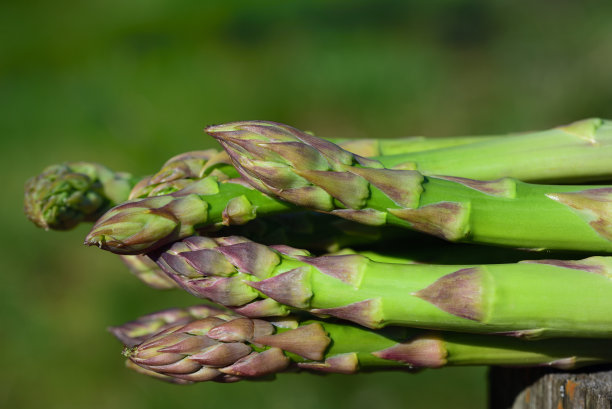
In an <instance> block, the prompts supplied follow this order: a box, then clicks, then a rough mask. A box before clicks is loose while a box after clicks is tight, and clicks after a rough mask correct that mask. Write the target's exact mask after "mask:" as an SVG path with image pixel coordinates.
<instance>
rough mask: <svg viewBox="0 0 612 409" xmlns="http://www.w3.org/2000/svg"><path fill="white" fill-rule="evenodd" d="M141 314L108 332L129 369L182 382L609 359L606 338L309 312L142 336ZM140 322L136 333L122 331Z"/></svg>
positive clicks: (224, 317)
mask: <svg viewBox="0 0 612 409" xmlns="http://www.w3.org/2000/svg"><path fill="white" fill-rule="evenodd" d="M178 312H179V310H175V311H172V313H173V314H176V313H178ZM186 315H191V314H190V313H188V314H186ZM147 321H148V320H147V317H143V318H142V319H140V320H139V321H136V322H135V323H128V324H125V325H124V326H119V327H115V328H112V329H111V331H112V332H113V333H115V334H117V335H119V338H120V340H122V341H124V342H125V341H128V342H126V343H127V348H126V349H125V350H124V355H125V356H127V357H128V358H129V360H130V361H131V362H132V363H133V364H135V365H132V366H131V367H132V368H134V369H139V371H140V372H142V373H144V374H147V375H151V376H155V377H158V378H160V379H163V380H167V381H178V382H182V383H190V382H202V381H217V382H234V381H239V380H243V379H257V378H261V377H266V376H270V375H273V374H276V373H280V372H285V371H296V370H307V371H317V372H323V373H341V374H354V373H358V372H369V371H376V370H415V369H420V368H440V367H443V366H457V365H505V366H552V367H557V368H562V369H573V368H576V367H579V366H583V365H589V364H597V363H605V362H610V361H611V360H612V351H611V350H610V348H609V342H608V341H606V340H584V339H582V340H576V339H551V340H543V341H537V342H526V341H523V340H519V339H515V338H508V337H496V336H486V335H473V334H461V333H444V332H431V331H424V330H417V329H412V328H401V327H390V328H386V329H384V330H380V331H376V332H375V331H372V330H367V329H364V328H361V327H358V326H354V325H350V324H338V323H334V322H327V321H323V320H315V319H311V320H302V319H300V318H287V319H284V320H282V321H268V320H261V319H249V318H243V317H238V316H232V315H231V314H227V313H221V314H219V315H214V312H213V313H212V314H211V313H210V312H207V317H206V318H203V319H197V320H193V321H191V322H189V323H184V322H180V323H179V322H177V325H173V326H168V325H167V324H166V325H164V326H163V327H161V326H160V327H159V328H161V332H157V333H155V334H153V335H152V336H150V337H149V338H146V339H143V338H145V337H144V336H142V335H140V334H143V333H144V332H148V333H153V331H150V329H151V326H150V325H149V324H148V323H147ZM153 321H155V324H156V325H157V322H158V320H157V319H154V320H153ZM142 327H144V329H145V330H144V331H142V330H141V331H140V332H139V336H138V338H136V339H132V338H130V337H129V336H127V337H126V335H125V334H126V333H128V334H129V333H133V332H135V331H134V328H142ZM137 342H140V343H138V344H136V343H137ZM135 344H136V345H135Z"/></svg>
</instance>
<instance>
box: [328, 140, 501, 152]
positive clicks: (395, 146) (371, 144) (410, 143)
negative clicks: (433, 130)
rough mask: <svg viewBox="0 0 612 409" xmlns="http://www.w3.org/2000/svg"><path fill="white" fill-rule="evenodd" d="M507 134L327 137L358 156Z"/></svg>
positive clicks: (431, 147) (438, 146)
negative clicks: (358, 137)
mask: <svg viewBox="0 0 612 409" xmlns="http://www.w3.org/2000/svg"><path fill="white" fill-rule="evenodd" d="M505 137H507V135H495V136H484V135H483V136H454V137H441V138H426V137H424V136H409V137H405V138H384V139H340V138H338V139H336V138H332V139H327V138H326V139H327V140H329V141H330V142H332V143H335V144H337V145H339V146H340V147H342V149H345V150H347V151H349V152H352V153H354V154H356V155H360V156H366V157H368V156H387V155H404V154H407V153H415V152H422V151H430V150H438V149H442V148H449V147H453V146H462V145H470V144H473V143H479V142H484V141H488V140H491V139H495V138H505Z"/></svg>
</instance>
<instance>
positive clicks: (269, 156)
mask: <svg viewBox="0 0 612 409" xmlns="http://www.w3.org/2000/svg"><path fill="white" fill-rule="evenodd" d="M207 132H208V133H209V134H211V135H212V136H214V137H215V138H217V140H219V141H220V142H221V144H222V145H223V146H224V148H225V149H226V150H227V151H228V153H229V155H230V156H231V157H232V160H233V161H234V164H235V166H236V168H237V169H238V170H239V171H240V173H241V174H242V175H243V177H244V178H245V179H246V180H247V181H248V182H249V183H250V184H251V185H253V186H255V187H256V188H257V189H259V190H261V191H262V192H264V193H266V194H270V195H275V196H278V197H279V198H281V199H283V200H285V201H287V202H288V203H292V204H293V205H295V206H301V207H303V208H309V209H313V210H317V211H321V212H326V213H331V214H335V215H338V216H340V217H343V218H346V219H349V220H353V221H357V222H361V223H364V224H369V225H385V224H389V225H397V226H400V227H406V228H410V229H414V230H419V231H422V232H425V233H429V234H433V235H435V236H438V237H441V238H443V239H446V240H449V241H458V242H469V243H481V244H494V245H502V246H512V247H530V248H547V249H558V250H577V251H597V252H610V251H612V242H611V240H610V239H612V224H611V222H612V214H611V213H610V210H609V208H610V207H611V206H612V205H611V203H612V187H609V186H588V187H587V186H564V185H562V186H554V185H550V186H548V185H533V184H527V183H523V182H519V181H517V180H515V179H510V178H502V179H499V180H495V181H490V182H488V181H477V180H472V179H465V178H460V177H454V176H435V177H433V176H431V177H430V176H424V175H423V174H421V173H419V172H417V171H413V170H400V169H389V168H385V167H384V166H383V164H382V163H381V162H380V161H378V160H375V159H369V158H364V157H361V156H358V155H354V154H351V153H349V152H347V151H345V150H343V149H341V148H339V147H338V146H337V145H334V144H331V143H329V142H327V141H324V140H322V139H319V138H315V137H313V136H311V135H309V134H306V133H303V132H301V131H299V130H297V129H295V128H292V127H289V126H286V125H282V124H276V123H270V122H236V123H231V124H227V125H219V126H213V127H209V128H208V129H207Z"/></svg>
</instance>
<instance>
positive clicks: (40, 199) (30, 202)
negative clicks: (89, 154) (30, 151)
mask: <svg viewBox="0 0 612 409" xmlns="http://www.w3.org/2000/svg"><path fill="white" fill-rule="evenodd" d="M134 183H135V182H134V180H133V178H132V176H131V175H129V174H127V173H116V172H113V171H111V170H110V169H108V168H107V167H105V166H102V165H99V164H97V163H87V162H72V163H65V164H61V165H53V166H49V167H48V168H46V169H45V170H44V171H43V172H42V173H41V174H40V175H38V176H36V177H33V178H31V179H30V180H28V181H27V182H26V185H25V199H24V209H25V214H26V216H27V217H28V219H30V220H31V221H32V222H33V223H34V224H36V225H37V226H38V227H42V228H43V229H45V230H69V229H71V228H73V227H74V226H76V225H77V224H78V223H80V222H81V221H94V220H96V219H97V218H98V217H99V216H100V215H101V214H102V213H103V212H105V211H106V210H108V209H109V208H110V207H112V206H114V205H116V204H118V203H121V202H122V201H124V200H125V198H126V197H127V195H128V193H129V191H130V189H131V188H132V186H133V185H134Z"/></svg>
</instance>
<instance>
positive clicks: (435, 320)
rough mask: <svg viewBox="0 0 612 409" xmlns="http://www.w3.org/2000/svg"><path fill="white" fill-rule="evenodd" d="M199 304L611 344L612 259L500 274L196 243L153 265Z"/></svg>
mask: <svg viewBox="0 0 612 409" xmlns="http://www.w3.org/2000/svg"><path fill="white" fill-rule="evenodd" d="M154 257H155V259H156V261H157V263H158V264H159V265H160V267H161V268H162V269H163V270H164V271H165V272H166V273H167V274H168V275H169V276H170V277H171V278H172V279H174V280H175V281H176V282H177V284H178V285H179V286H181V287H182V288H183V289H185V290H186V291H188V292H190V293H191V294H193V295H195V296H197V297H201V298H205V299H209V300H212V301H213V302H215V303H218V304H221V305H224V306H226V307H230V308H232V309H234V310H235V311H236V312H238V313H239V314H241V315H245V316H249V317H266V316H284V315H287V314H289V313H290V312H292V311H297V310H300V311H308V312H310V313H312V314H316V315H321V316H333V317H336V318H340V319H345V320H349V321H353V322H355V323H358V324H360V325H363V326H366V327H369V328H382V327H385V326H387V325H404V326H411V327H419V328H428V329H438V330H452V331H461V332H474V333H504V334H509V335H512V336H517V337H527V338H542V337H552V336H555V337H610V336H612V316H611V315H610V314H609V311H610V309H611V308H612V280H611V279H610V277H611V276H612V270H611V269H612V261H611V260H612V259H610V258H607V257H591V258H587V259H584V260H579V261H560V260H538V261H529V262H521V263H514V264H492V265H425V264H410V263H403V264H402V263H399V260H394V262H393V263H382V262H376V261H372V260H370V259H369V258H367V257H365V256H361V255H359V254H348V255H340V256H333V255H332V256H321V257H311V256H310V254H309V253H308V252H307V251H304V250H299V249H294V248H291V247H288V246H283V245H279V246H264V245H261V244H257V243H254V242H252V241H250V240H247V239H245V238H242V237H225V238H214V239H213V238H208V237H190V238H187V239H184V240H182V241H180V242H177V243H174V244H173V245H172V246H171V247H170V248H169V249H167V250H165V251H163V252H161V253H159V254H157V255H155V256H154Z"/></svg>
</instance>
